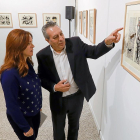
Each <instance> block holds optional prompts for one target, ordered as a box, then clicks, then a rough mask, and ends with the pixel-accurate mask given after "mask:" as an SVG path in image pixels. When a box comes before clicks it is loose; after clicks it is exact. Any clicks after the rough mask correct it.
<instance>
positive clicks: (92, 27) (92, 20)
mask: <svg viewBox="0 0 140 140" xmlns="http://www.w3.org/2000/svg"><path fill="white" fill-rule="evenodd" d="M95 39H96V9H91V10H89V40H90V41H91V42H92V43H93V44H95Z"/></svg>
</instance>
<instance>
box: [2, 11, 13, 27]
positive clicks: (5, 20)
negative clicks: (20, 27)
mask: <svg viewBox="0 0 140 140" xmlns="http://www.w3.org/2000/svg"><path fill="white" fill-rule="evenodd" d="M12 27H13V22H12V15H11V13H0V28H12Z"/></svg>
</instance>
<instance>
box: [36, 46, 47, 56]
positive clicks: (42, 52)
mask: <svg viewBox="0 0 140 140" xmlns="http://www.w3.org/2000/svg"><path fill="white" fill-rule="evenodd" d="M49 46H50V45H48V46H47V47H45V48H43V49H41V50H40V51H39V52H38V53H37V54H36V56H37V57H38V56H40V55H43V54H45V52H47V50H48V49H49V48H50V47H49Z"/></svg>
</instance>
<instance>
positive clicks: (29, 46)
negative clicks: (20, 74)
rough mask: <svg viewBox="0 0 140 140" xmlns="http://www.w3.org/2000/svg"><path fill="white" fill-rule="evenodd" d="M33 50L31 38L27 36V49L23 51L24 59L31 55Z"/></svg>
mask: <svg viewBox="0 0 140 140" xmlns="http://www.w3.org/2000/svg"><path fill="white" fill-rule="evenodd" d="M33 48H34V45H33V44H32V37H31V36H30V35H29V44H28V46H27V48H26V49H25V50H24V51H23V55H24V57H25V59H26V58H27V57H30V56H32V55H33Z"/></svg>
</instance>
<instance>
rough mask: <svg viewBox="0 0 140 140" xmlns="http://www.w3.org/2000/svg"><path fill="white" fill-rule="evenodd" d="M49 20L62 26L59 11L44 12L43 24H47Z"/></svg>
mask: <svg viewBox="0 0 140 140" xmlns="http://www.w3.org/2000/svg"><path fill="white" fill-rule="evenodd" d="M48 21H53V22H55V23H56V24H57V25H58V26H59V27H60V26H61V25H60V24H61V23H60V14H59V13H43V25H45V24H46V23H47V22H48Z"/></svg>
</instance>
